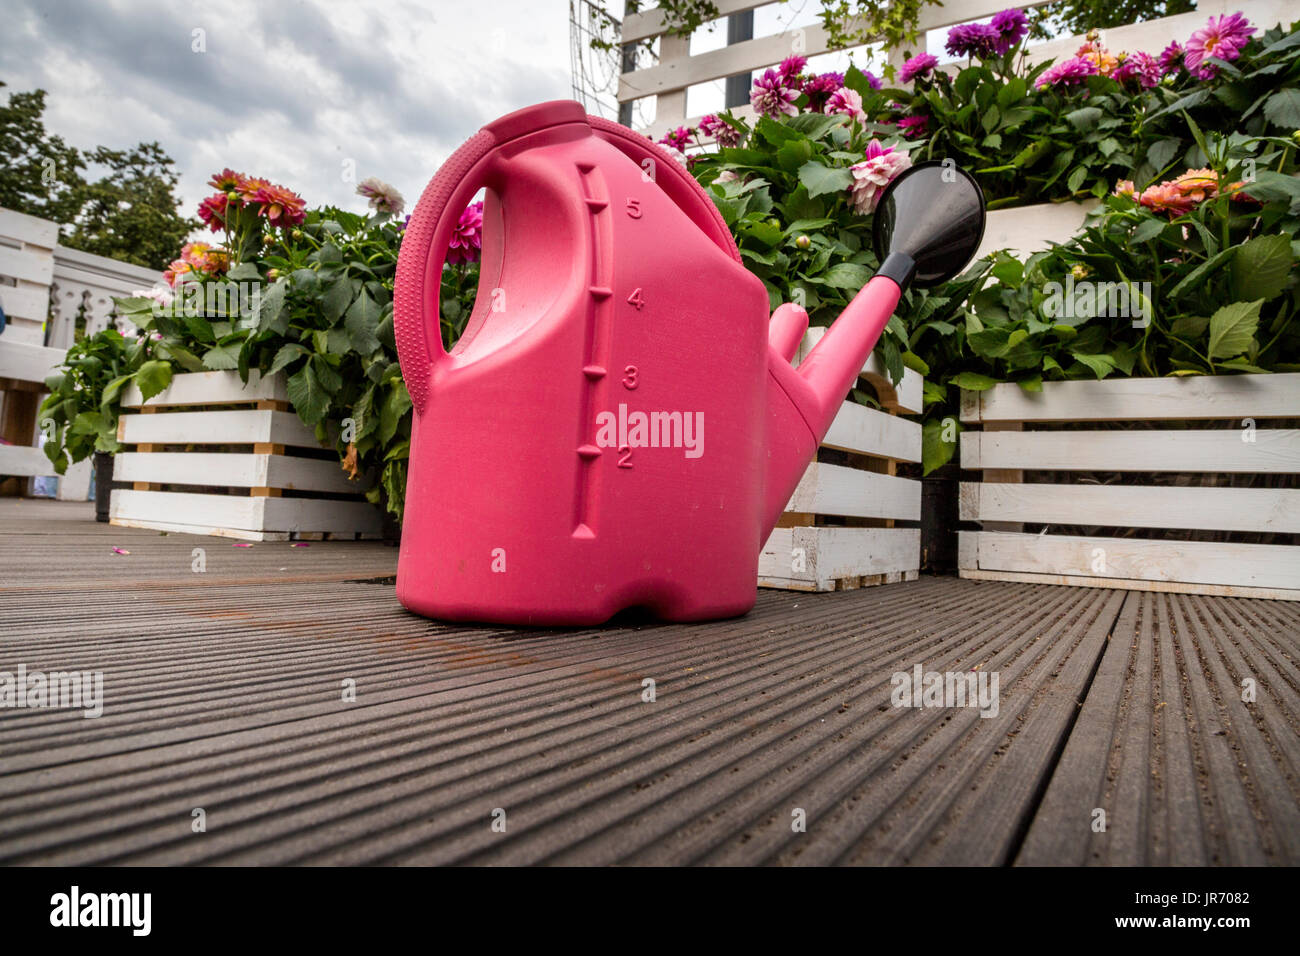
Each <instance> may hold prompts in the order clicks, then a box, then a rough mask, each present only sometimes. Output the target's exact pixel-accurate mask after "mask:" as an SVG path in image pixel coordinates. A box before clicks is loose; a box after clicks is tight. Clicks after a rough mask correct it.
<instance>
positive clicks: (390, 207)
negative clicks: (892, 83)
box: [357, 176, 406, 216]
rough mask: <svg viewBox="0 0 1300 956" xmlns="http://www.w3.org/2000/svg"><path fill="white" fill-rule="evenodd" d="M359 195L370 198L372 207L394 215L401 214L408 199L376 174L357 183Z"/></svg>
mask: <svg viewBox="0 0 1300 956" xmlns="http://www.w3.org/2000/svg"><path fill="white" fill-rule="evenodd" d="M357 195H358V196H365V197H366V198H367V199H369V200H370V208H371V209H375V210H378V211H379V212H386V213H389V214H391V215H393V216H400V215H401V214H402V210H403V209H405V208H406V200H405V199H403V198H402V194H401V193H399V192H398V191H397V189H396V187H394V186H390V185H389V184H388V183H386V182H384V181H383V180H381V179H377V178H375V177H374V176H370V177H369V178H367V179H363V180H361V182H359V183H358V184H357Z"/></svg>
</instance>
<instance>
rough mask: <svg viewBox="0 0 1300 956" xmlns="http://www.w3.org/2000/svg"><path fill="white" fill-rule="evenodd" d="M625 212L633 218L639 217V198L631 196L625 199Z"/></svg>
mask: <svg viewBox="0 0 1300 956" xmlns="http://www.w3.org/2000/svg"><path fill="white" fill-rule="evenodd" d="M627 214H628V215H629V216H631V217H632V218H633V219H640V218H641V200H639V199H633V198H632V197H631V196H629V197H628V199H627Z"/></svg>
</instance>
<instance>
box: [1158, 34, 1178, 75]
mask: <svg viewBox="0 0 1300 956" xmlns="http://www.w3.org/2000/svg"><path fill="white" fill-rule="evenodd" d="M1159 63H1160V75H1161V76H1169V75H1170V74H1171V73H1177V72H1178V70H1179V69H1180V68H1181V67H1182V65H1183V45H1182V44H1181V43H1179V42H1178V41H1177V40H1175V41H1174V42H1173V43H1170V44H1169V46H1167V47H1165V48H1164V51H1163V52H1161V54H1160V60H1159Z"/></svg>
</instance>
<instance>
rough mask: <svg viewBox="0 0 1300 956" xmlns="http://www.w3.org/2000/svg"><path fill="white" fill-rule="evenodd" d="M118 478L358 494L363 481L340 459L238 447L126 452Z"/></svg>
mask: <svg viewBox="0 0 1300 956" xmlns="http://www.w3.org/2000/svg"><path fill="white" fill-rule="evenodd" d="M113 476H114V478H115V480H117V481H146V482H152V483H154V484H162V485H221V486H230V487H234V488H282V489H287V490H293V491H326V492H333V493H337V494H360V493H361V492H363V491H365V490H366V487H367V486H366V484H365V483H364V482H361V481H349V480H348V476H347V473H346V472H344V471H343V469H342V468H341V467H340V466H339V463H338V462H337V461H324V460H320V459H316V458H294V457H292V456H288V455H266V454H246V453H237V452H149V453H144V454H141V453H135V452H125V453H123V454H120V455H118V456H117V457H116V460H115V462H114V472H113Z"/></svg>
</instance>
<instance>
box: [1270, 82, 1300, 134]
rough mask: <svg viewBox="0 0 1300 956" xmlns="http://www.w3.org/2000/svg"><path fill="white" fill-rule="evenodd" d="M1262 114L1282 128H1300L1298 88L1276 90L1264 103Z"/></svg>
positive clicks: (1299, 92)
mask: <svg viewBox="0 0 1300 956" xmlns="http://www.w3.org/2000/svg"><path fill="white" fill-rule="evenodd" d="M1264 116H1265V117H1266V118H1267V119H1268V120H1269V122H1271V123H1272V124H1273V125H1274V126H1280V127H1281V128H1282V129H1284V130H1288V131H1289V130H1295V129H1300V89H1296V88H1295V87H1291V88H1290V89H1284V90H1278V91H1277V92H1276V93H1274V94H1273V95H1272V96H1270V97H1269V98H1268V100H1267V101H1266V102H1265V103H1264Z"/></svg>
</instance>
